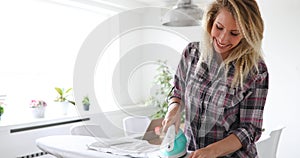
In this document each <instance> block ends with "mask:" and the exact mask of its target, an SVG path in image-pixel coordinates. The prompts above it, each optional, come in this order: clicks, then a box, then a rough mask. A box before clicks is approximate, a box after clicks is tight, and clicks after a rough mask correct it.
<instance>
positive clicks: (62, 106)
mask: <svg viewBox="0 0 300 158" xmlns="http://www.w3.org/2000/svg"><path fill="white" fill-rule="evenodd" d="M59 104H60V105H59V106H60V109H61V113H62V114H63V115H67V114H68V110H69V102H59Z"/></svg>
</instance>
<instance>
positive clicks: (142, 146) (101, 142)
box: [87, 138, 160, 157]
mask: <svg viewBox="0 0 300 158" xmlns="http://www.w3.org/2000/svg"><path fill="white" fill-rule="evenodd" d="M87 146H88V149H91V150H96V151H100V152H107V153H112V154H115V155H128V156H130V157H149V156H148V155H149V154H150V155H151V154H152V155H153V153H155V152H157V151H159V147H160V146H159V145H152V144H150V143H149V142H148V141H146V140H139V139H133V138H115V139H107V138H99V139H98V140H97V141H96V142H93V143H91V144H88V145H87Z"/></svg>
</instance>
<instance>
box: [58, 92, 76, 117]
mask: <svg viewBox="0 0 300 158" xmlns="http://www.w3.org/2000/svg"><path fill="white" fill-rule="evenodd" d="M55 90H56V92H57V93H58V95H57V97H56V99H55V100H54V101H55V102H58V103H60V104H61V108H62V113H63V115H66V114H67V113H68V108H69V103H71V104H73V105H75V102H74V101H72V100H69V99H68V98H69V97H70V95H71V92H72V88H68V89H66V90H65V89H64V88H59V87H55Z"/></svg>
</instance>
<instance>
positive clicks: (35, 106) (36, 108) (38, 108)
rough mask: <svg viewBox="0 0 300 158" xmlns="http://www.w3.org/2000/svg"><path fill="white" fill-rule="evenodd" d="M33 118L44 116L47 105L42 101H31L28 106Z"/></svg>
mask: <svg viewBox="0 0 300 158" xmlns="http://www.w3.org/2000/svg"><path fill="white" fill-rule="evenodd" d="M29 105H30V106H29V107H30V108H31V111H32V114H33V117H35V118H43V117H44V116H45V109H46V106H47V103H46V102H45V101H43V100H31V102H30V104H29Z"/></svg>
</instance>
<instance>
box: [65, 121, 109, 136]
mask: <svg viewBox="0 0 300 158" xmlns="http://www.w3.org/2000/svg"><path fill="white" fill-rule="evenodd" d="M70 133H71V135H83V136H92V137H101V138H107V137H108V136H107V135H106V134H105V132H104V131H103V129H102V127H101V126H99V125H95V124H76V125H73V126H71V128H70Z"/></svg>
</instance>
